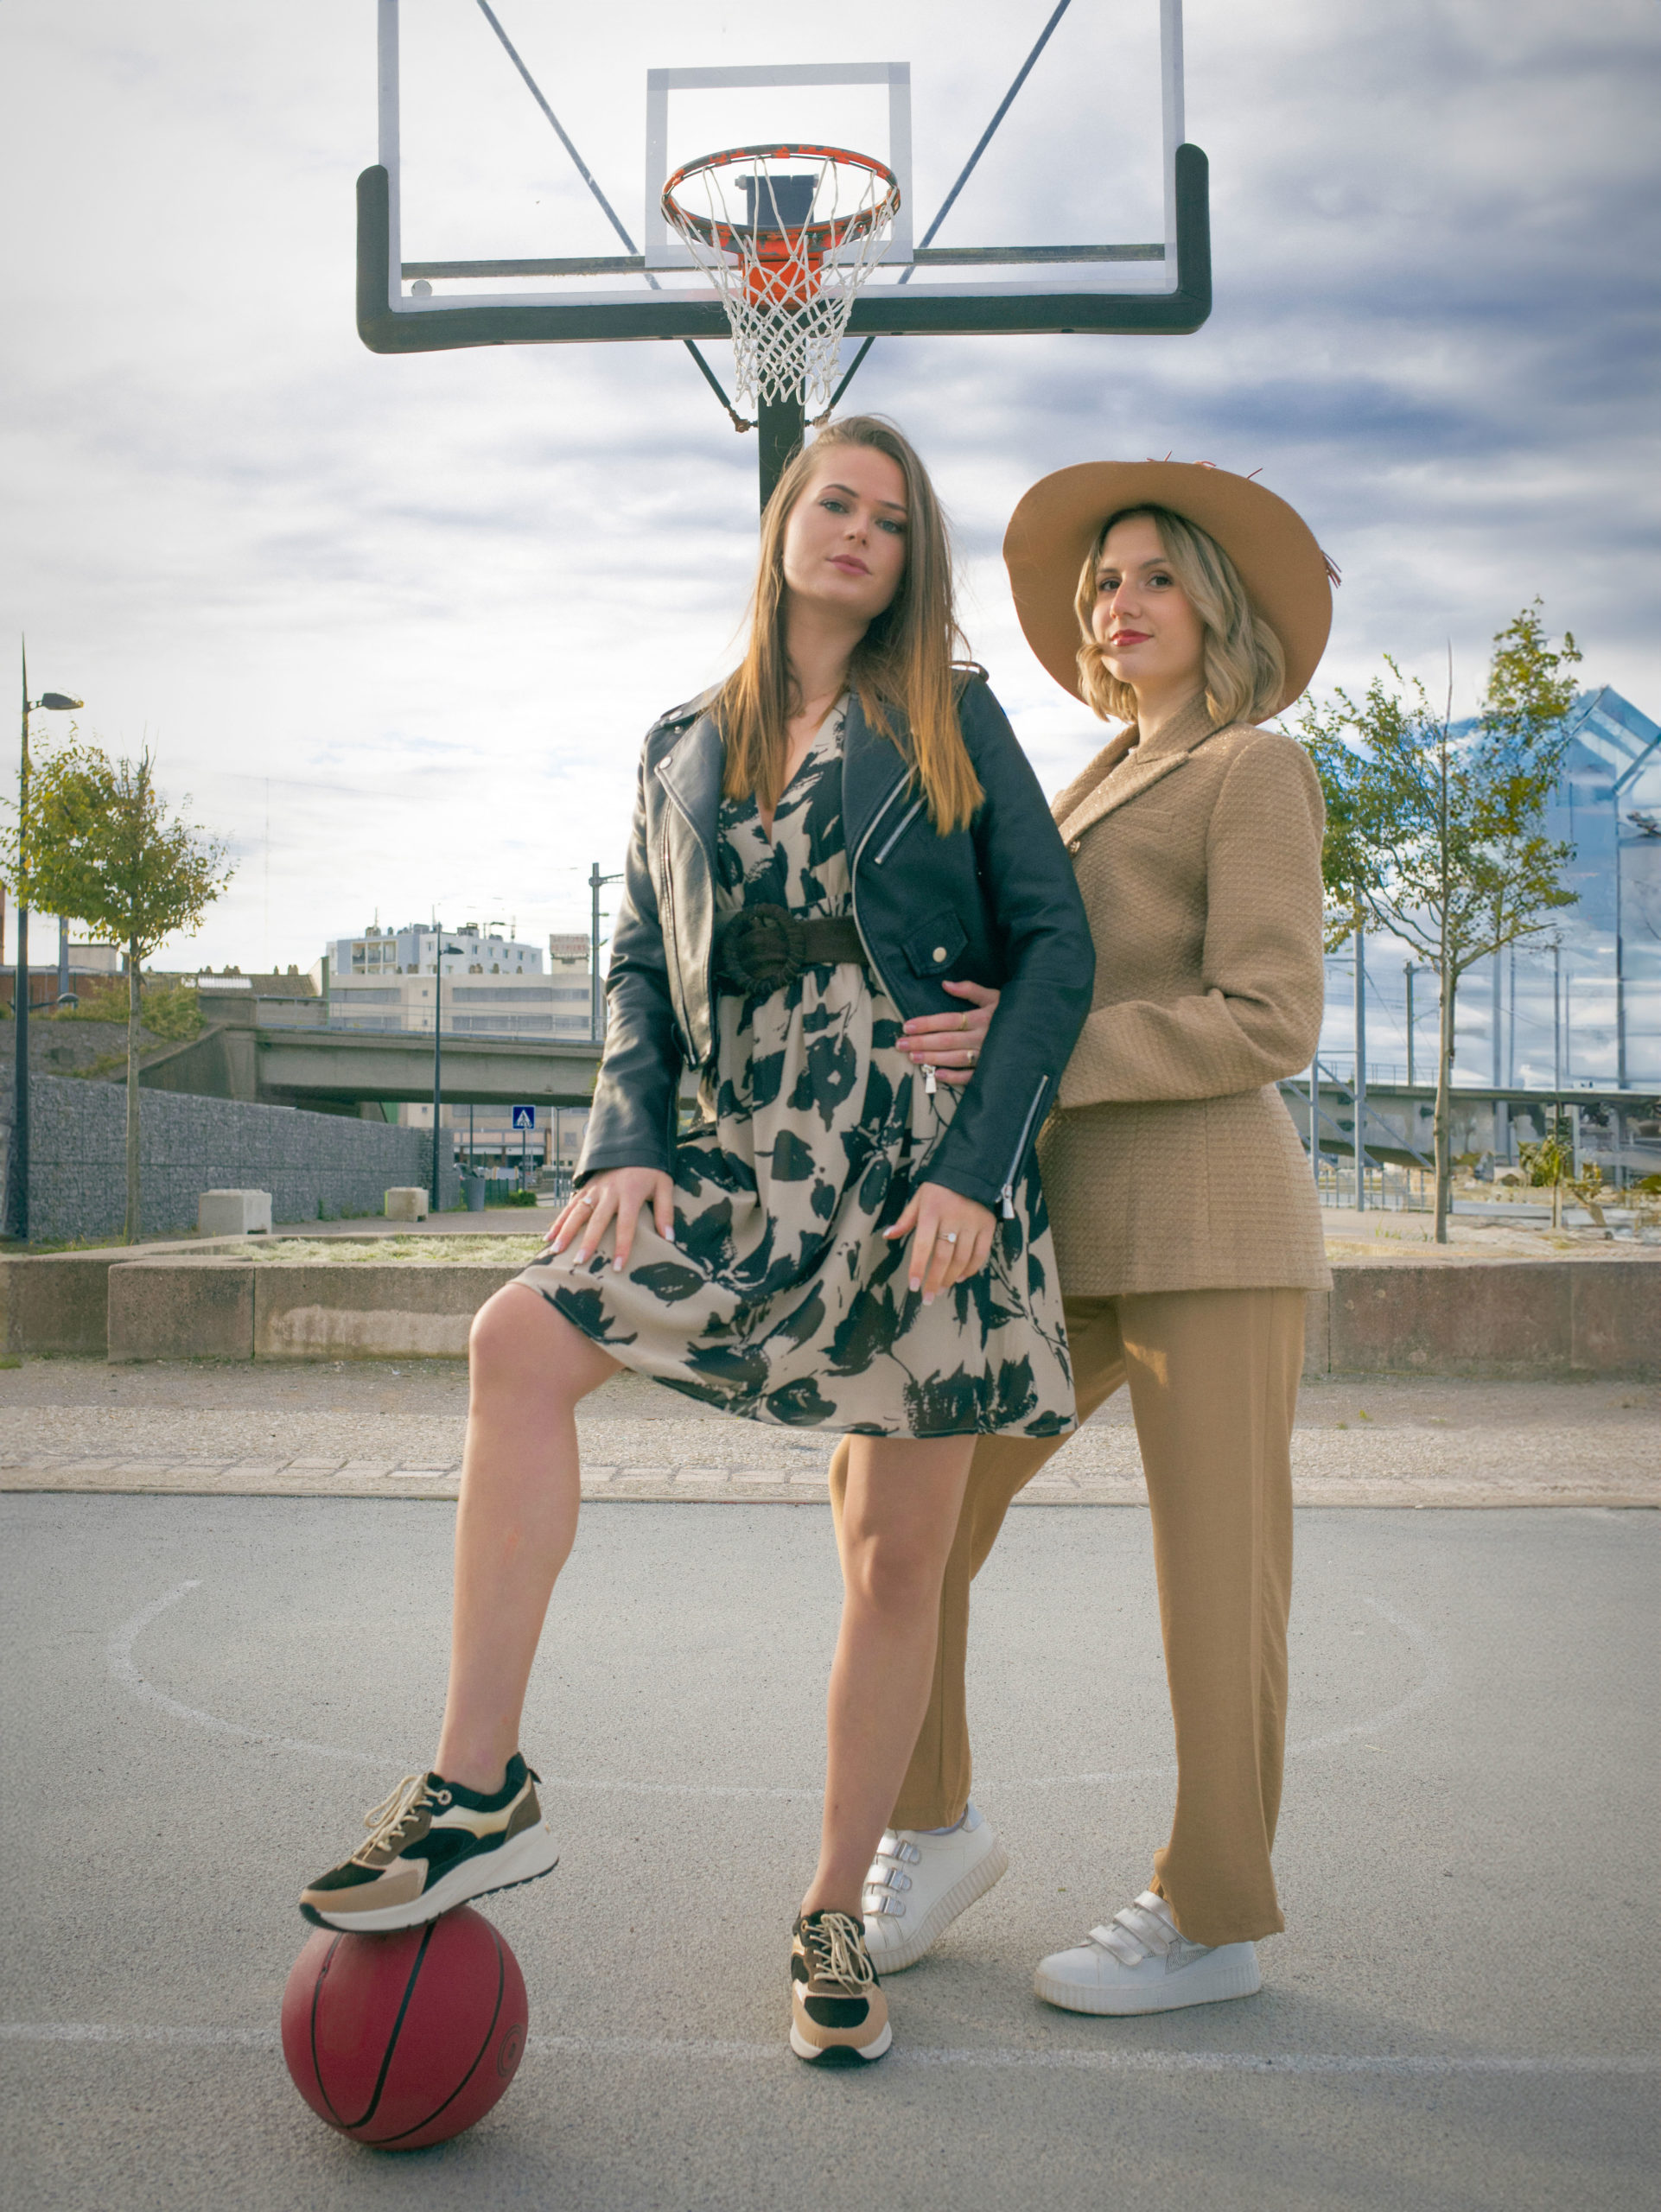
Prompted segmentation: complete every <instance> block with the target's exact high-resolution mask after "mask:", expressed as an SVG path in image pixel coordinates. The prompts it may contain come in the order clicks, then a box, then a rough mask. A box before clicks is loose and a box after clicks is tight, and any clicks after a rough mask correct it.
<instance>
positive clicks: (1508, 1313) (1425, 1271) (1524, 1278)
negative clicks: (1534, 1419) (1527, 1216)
mask: <svg viewBox="0 0 1661 2212" xmlns="http://www.w3.org/2000/svg"><path fill="white" fill-rule="evenodd" d="M1578 1264H1583V1263H1576V1262H1570V1261H1553V1260H1518V1261H1517V1262H1514V1263H1511V1262H1505V1261H1493V1260H1491V1261H1486V1262H1478V1263H1474V1264H1473V1265H1470V1266H1461V1265H1458V1264H1457V1263H1450V1264H1447V1265H1439V1266H1434V1267H1420V1268H1416V1267H1403V1266H1399V1265H1397V1266H1391V1265H1384V1266H1379V1267H1371V1266H1369V1265H1368V1264H1367V1263H1366V1262H1359V1263H1358V1264H1355V1265H1340V1266H1339V1267H1336V1268H1333V1291H1332V1302H1331V1308H1330V1313H1331V1319H1330V1322H1329V1325H1328V1351H1327V1357H1328V1360H1329V1363H1330V1370H1331V1372H1333V1374H1339V1375H1341V1374H1375V1373H1383V1372H1386V1371H1392V1370H1393V1371H1394V1372H1396V1373H1398V1374H1409V1375H1411V1374H1420V1375H1489V1376H1495V1377H1502V1376H1541V1375H1565V1374H1567V1373H1568V1372H1569V1333H1570V1332H1569V1311H1570V1292H1569V1277H1570V1276H1571V1275H1572V1274H1574V1273H1575V1272H1576V1268H1577V1265H1578Z"/></svg>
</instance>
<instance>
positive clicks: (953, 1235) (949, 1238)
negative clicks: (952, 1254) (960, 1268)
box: [943, 1229, 958, 1244]
mask: <svg viewBox="0 0 1661 2212" xmlns="http://www.w3.org/2000/svg"><path fill="white" fill-rule="evenodd" d="M943 1233H944V1235H945V1241H946V1243H948V1244H955V1243H957V1241H958V1232H957V1230H955V1229H948V1230H945V1231H944V1232H943Z"/></svg>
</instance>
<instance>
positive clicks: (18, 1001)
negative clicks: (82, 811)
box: [6, 646, 81, 1243]
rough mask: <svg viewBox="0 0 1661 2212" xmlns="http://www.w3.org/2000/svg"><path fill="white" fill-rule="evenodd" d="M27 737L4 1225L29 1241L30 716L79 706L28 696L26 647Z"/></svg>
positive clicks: (20, 780) (60, 696) (57, 695)
mask: <svg viewBox="0 0 1661 2212" xmlns="http://www.w3.org/2000/svg"><path fill="white" fill-rule="evenodd" d="M22 671H23V736H22V750H21V752H20V754H19V757H18V767H17V878H18V880H17V885H16V890H17V988H16V992H15V994H14V996H13V1004H12V1013H13V1014H14V1015H15V1017H16V1030H15V1033H14V1035H15V1042H16V1052H17V1058H16V1066H15V1068H14V1069H13V1076H14V1079H15V1084H16V1089H15V1091H14V1094H13V1101H12V1113H11V1150H10V1156H9V1159H8V1161H7V1174H6V1183H7V1190H6V1198H7V1205H6V1227H7V1228H8V1230H10V1233H11V1234H12V1235H13V1236H16V1238H18V1239H19V1241H20V1242H22V1243H28V1242H29V849H28V840H29V716H30V715H31V714H34V713H35V712H36V711H37V710H38V709H45V710H46V712H47V713H48V714H68V713H70V712H72V711H73V709H75V708H76V707H79V706H80V704H81V702H80V700H79V699H72V698H70V697H69V696H67V694H66V693H64V692H62V691H42V692H41V696H40V697H39V698H38V699H31V698H30V697H29V649H28V647H27V646H24V647H23V648H22Z"/></svg>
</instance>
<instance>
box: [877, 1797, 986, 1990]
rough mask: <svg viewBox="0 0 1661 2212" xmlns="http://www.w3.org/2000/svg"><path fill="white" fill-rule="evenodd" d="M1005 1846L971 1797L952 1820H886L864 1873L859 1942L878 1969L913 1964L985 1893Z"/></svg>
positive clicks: (895, 1971)
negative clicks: (913, 1823) (951, 1823)
mask: <svg viewBox="0 0 1661 2212" xmlns="http://www.w3.org/2000/svg"><path fill="white" fill-rule="evenodd" d="M1008 1867H1009V1853H1008V1852H1007V1851H1006V1850H1005V1849H1004V1848H1003V1846H1002V1844H1001V1843H1000V1842H999V1841H998V1840H997V1838H996V1835H995V1834H993V1833H992V1830H991V1827H990V1825H989V1824H988V1822H987V1821H986V1820H985V1819H984V1818H983V1815H981V1814H980V1813H978V1812H977V1810H976V1808H975V1807H974V1806H973V1805H972V1804H971V1806H970V1808H969V1809H968V1811H967V1812H966V1813H965V1814H964V1816H963V1819H962V1820H961V1821H959V1822H958V1826H957V1827H955V1828H951V1829H950V1830H949V1831H948V1832H947V1833H946V1834H945V1835H933V1834H930V1833H929V1831H928V1830H927V1829H926V1828H887V1829H885V1830H884V1831H883V1835H882V1840H881V1843H879V1844H878V1846H877V1847H876V1857H875V1859H873V1860H872V1861H871V1871H870V1872H869V1874H867V1876H866V1877H865V1894H864V1909H865V1948H866V1949H867V1950H868V1951H869V1953H870V1955H871V1963H872V1964H873V1966H875V1968H876V1970H877V1972H878V1974H898V1973H899V1972H900V1970H901V1967H914V1966H915V1965H916V1963H917V1961H918V1960H919V1959H920V1958H921V1957H922V1955H923V1954H924V1952H925V1951H927V1950H931V1949H932V1948H933V1946H934V1945H935V1944H936V1943H938V1942H939V1940H940V1938H941V1936H944V1935H945V1931H946V1929H948V1928H950V1927H951V1923H952V1922H953V1921H954V1920H955V1919H956V1918H957V1917H958V1914H959V1913H960V1912H963V1911H964V1910H967V1908H968V1907H969V1906H970V1905H971V1904H974V1902H975V1900H976V1898H977V1897H984V1896H985V1895H986V1892H987V1891H988V1890H990V1888H991V1886H992V1885H993V1883H994V1882H996V1881H997V1880H999V1879H1000V1878H1002V1875H1003V1873H1004V1872H1006V1870H1007V1869H1008Z"/></svg>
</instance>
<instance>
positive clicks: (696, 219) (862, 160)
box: [661, 139, 900, 260]
mask: <svg viewBox="0 0 1661 2212" xmlns="http://www.w3.org/2000/svg"><path fill="white" fill-rule="evenodd" d="M782 161H812V162H843V163H845V164H846V165H847V166H848V167H849V168H859V169H866V170H869V173H870V174H871V175H873V176H875V177H879V178H881V179H883V180H884V181H886V183H887V185H888V190H887V191H886V192H885V193H884V194H883V195H882V197H881V200H878V201H877V203H876V205H875V207H865V208H861V209H860V210H859V211H858V212H857V213H855V214H852V215H847V216H834V217H832V218H831V220H830V221H829V222H824V223H802V224H799V225H798V226H796V227H795V228H793V229H792V228H791V227H790V226H787V225H781V226H780V227H779V228H778V229H777V230H771V229H769V230H765V231H764V230H760V229H759V228H758V229H754V230H753V229H751V228H749V227H748V226H745V225H741V224H735V223H722V222H719V221H717V220H716V219H714V218H713V217H711V216H708V215H700V214H699V213H697V211H696V209H694V208H690V207H683V206H682V205H681V203H680V201H679V200H677V199H676V197H675V194H676V192H677V191H678V188H680V187H681V186H682V185H683V184H684V183H685V181H686V180H687V179H688V178H689V177H693V176H699V175H703V174H704V172H705V171H707V170H710V169H720V168H732V167H733V166H734V164H735V163H736V162H782ZM661 205H662V207H663V212H664V214H665V218H666V219H668V220H669V221H670V222H671V223H672V224H673V225H674V226H675V227H676V228H677V229H678V230H679V231H681V232H683V233H684V232H687V231H691V232H696V234H697V237H698V238H701V239H702V240H703V243H704V245H710V246H715V247H716V248H717V249H718V250H719V251H721V252H722V253H737V252H739V251H741V248H742V247H744V246H748V247H749V248H750V249H752V250H753V251H760V247H761V241H762V240H763V239H764V238H769V237H771V238H786V239H788V240H789V241H790V244H791V247H792V251H795V252H801V251H804V250H805V252H806V254H807V256H808V257H809V258H810V259H812V260H820V259H822V258H823V257H824V255H825V254H827V253H834V252H835V251H836V250H837V247H838V246H843V245H847V244H848V243H849V241H850V239H853V238H868V237H869V235H870V234H871V232H873V231H875V230H876V229H878V228H879V227H880V226H881V225H882V224H883V223H886V222H888V221H890V220H892V219H893V217H894V213H895V211H896V210H897V209H898V207H899V206H900V180H899V178H898V177H897V176H896V175H894V171H893V170H892V169H891V168H889V167H888V163H887V162H879V161H878V160H877V159H876V157H875V155H873V154H857V153H855V152H854V151H853V149H851V148H850V147H847V146H815V145H810V144H809V143H807V142H806V141H805V140H800V139H799V140H795V141H793V142H792V143H787V144H784V145H777V144H774V145H763V146H729V147H726V148H725V149H723V150H722V152H720V153H718V154H700V155H699V156H697V159H696V160H695V161H690V162H683V163H682V165H681V167H680V168H678V169H677V170H676V171H675V173H674V175H672V176H671V178H670V179H669V181H668V182H667V183H666V184H665V186H664V188H663V199H662V202H661Z"/></svg>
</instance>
